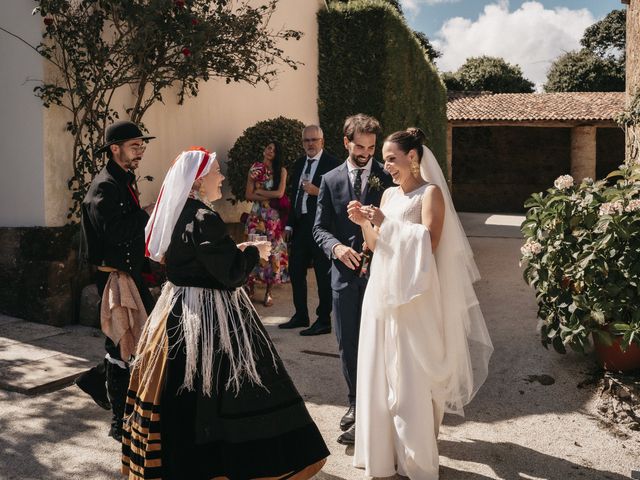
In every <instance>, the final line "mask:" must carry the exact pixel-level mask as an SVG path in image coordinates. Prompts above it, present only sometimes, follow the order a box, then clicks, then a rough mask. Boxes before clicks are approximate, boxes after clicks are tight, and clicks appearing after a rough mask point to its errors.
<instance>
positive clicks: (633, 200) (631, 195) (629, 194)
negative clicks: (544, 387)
mask: <svg viewBox="0 0 640 480" xmlns="http://www.w3.org/2000/svg"><path fill="white" fill-rule="evenodd" d="M525 207H527V208H528V209H529V210H528V212H527V216H526V220H525V222H524V223H523V224H522V232H523V234H524V236H525V238H526V243H525V245H524V246H523V247H522V260H523V262H524V263H525V264H526V267H525V270H524V278H525V280H526V281H527V283H529V284H530V285H531V286H533V287H534V288H535V290H536V297H537V302H538V317H539V318H540V320H541V329H540V333H541V340H542V344H543V345H544V346H545V347H547V346H548V345H552V346H553V347H554V349H555V350H556V351H558V352H560V353H564V352H565V346H569V347H571V348H573V349H575V350H577V351H584V349H585V347H586V346H587V344H588V343H589V342H590V336H591V334H595V335H597V336H599V337H600V338H601V339H602V340H603V341H605V342H610V340H611V334H617V335H622V342H621V345H622V347H623V348H627V347H628V346H629V344H630V343H631V342H635V343H637V344H639V345H640V310H639V309H638V305H640V164H638V163H636V162H633V161H627V162H626V163H625V164H623V165H621V166H620V169H619V170H616V171H614V172H612V173H610V174H609V177H608V180H600V181H597V182H594V181H593V180H591V179H585V180H584V181H583V182H582V183H581V184H580V185H574V183H573V179H572V178H571V177H570V176H569V175H565V176H562V177H559V178H558V179H557V180H556V181H555V184H554V187H553V188H550V189H549V190H547V193H546V194H541V193H536V194H534V195H532V197H531V198H530V199H529V200H528V201H527V203H526V204H525Z"/></svg>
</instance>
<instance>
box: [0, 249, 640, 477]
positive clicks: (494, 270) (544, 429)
mask: <svg viewBox="0 0 640 480" xmlns="http://www.w3.org/2000/svg"><path fill="white" fill-rule="evenodd" d="M471 243H472V246H473V248H474V250H475V252H476V258H477V261H478V265H479V267H480V271H481V273H482V276H483V279H482V280H481V281H480V282H479V283H478V285H477V292H478V296H479V298H480V301H481V305H482V307H483V311H484V314H485V318H486V320H487V324H488V326H489V330H490V332H491V335H492V339H493V342H494V346H495V353H494V356H493V358H492V362H491V371H490V377H489V379H488V380H487V382H486V384H485V385H484V386H483V388H482V389H481V390H480V392H479V394H478V395H477V397H476V399H475V400H474V401H473V402H472V403H471V405H469V407H468V408H467V412H466V418H465V419H460V418H457V417H447V418H445V424H444V426H443V428H442V429H441V435H440V441H439V447H440V460H441V475H440V478H441V479H442V480H484V479H505V480H511V479H530V480H535V479H554V480H555V479H558V480H565V479H581V480H584V479H610V480H623V479H628V478H629V476H630V473H631V469H632V468H638V467H640V456H639V453H640V434H638V432H633V431H625V432H621V431H620V430H619V429H618V428H612V427H611V426H610V425H609V424H607V423H605V422H603V421H602V417H601V416H600V415H599V413H598V399H599V394H600V393H599V390H598V389H597V387H596V386H595V385H593V384H591V385H585V386H582V388H578V385H579V384H580V383H581V382H583V381H584V380H585V379H588V378H589V376H590V372H592V370H593V362H592V360H591V359H590V357H584V356H580V355H575V354H568V355H565V356H561V355H558V354H556V353H555V352H552V351H546V350H545V349H544V348H543V347H542V346H541V345H540V342H539V340H538V335H537V333H536V331H535V325H536V319H535V317H536V306H535V299H534V294H533V291H532V290H531V289H529V287H527V286H526V284H525V283H524V282H523V280H522V277H521V273H520V269H519V268H518V256H519V253H518V249H519V247H520V244H521V242H520V240H518V239H513V238H488V237H484V238H480V237H478V238H472V239H471ZM311 277H312V275H310V279H311ZM311 283H312V285H313V282H311ZM311 288H313V286H311ZM258 293H261V290H258ZM275 302H276V305H275V306H274V307H271V308H269V309H266V308H264V307H258V309H259V310H260V312H261V313H262V314H263V316H264V321H265V323H266V324H267V328H268V329H269V332H270V333H271V334H272V337H273V339H274V342H275V343H276V345H277V348H278V350H279V351H280V353H281V355H282V357H283V359H284V361H285V363H286V365H287V368H288V370H289V372H290V374H291V375H292V377H293V378H294V380H295V382H296V384H297V385H298V388H299V390H300V391H301V393H302V394H303V395H304V397H305V399H306V401H307V404H308V407H309V410H310V411H311V414H312V415H313V416H314V418H315V419H316V421H317V422H318V425H319V426H320V429H321V431H322V432H323V434H324V436H325V439H326V441H327V444H328V445H329V448H330V450H331V452H332V455H331V457H330V458H329V460H328V462H327V465H326V467H325V469H324V470H323V472H322V473H321V474H320V475H318V478H324V479H330V480H333V479H338V478H342V479H361V478H364V474H363V472H362V471H360V470H356V469H354V468H353V467H352V466H351V460H352V459H351V455H352V451H351V449H345V448H344V447H342V446H340V445H339V444H338V443H337V442H336V441H335V439H336V437H337V436H338V434H339V431H338V428H337V423H338V421H339V418H340V416H341V415H342V413H343V412H344V410H345V408H346V388H345V386H344V380H343V379H342V375H341V371H340V363H339V360H338V359H337V358H336V357H335V353H336V351H337V348H336V343H335V338H334V336H333V335H324V336H320V337H313V338H303V337H300V336H299V335H297V331H293V332H292V331H283V330H279V329H278V328H276V327H275V325H274V324H275V323H279V322H280V321H283V320H285V319H287V318H288V317H289V316H290V315H291V313H292V312H291V300H290V288H289V286H282V287H280V288H278V289H277V290H276V292H275ZM108 420H109V415H108V412H106V411H104V410H100V409H99V408H97V407H96V406H95V405H94V404H93V403H92V402H91V401H90V400H89V399H88V398H87V397H86V396H85V395H84V394H83V393H82V392H80V391H79V390H78V389H77V388H76V387H74V386H70V387H67V388H65V389H61V390H59V391H56V392H52V393H49V394H43V395H39V396H37V397H25V396H23V395H20V394H16V393H10V392H4V391H0V452H1V453H0V479H3V480H4V479H30V480H31V479H33V480H36V479H37V480H41V479H47V480H57V479H60V480H62V479H64V480H71V479H83V480H86V479H96V480H102V479H105V480H106V479H116V478H119V477H118V475H117V470H118V467H119V456H118V451H119V450H118V444H117V443H116V442H114V441H113V440H112V439H110V438H108V437H107V436H106V432H107V430H108ZM398 478H399V477H398Z"/></svg>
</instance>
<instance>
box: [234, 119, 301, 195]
mask: <svg viewBox="0 0 640 480" xmlns="http://www.w3.org/2000/svg"><path fill="white" fill-rule="evenodd" d="M303 128H304V123H302V122H301V121H300V120H293V119H290V118H285V117H278V118H272V119H270V120H263V121H261V122H258V123H256V124H255V125H254V126H253V127H249V128H247V129H246V130H245V131H244V132H242V135H240V136H239V137H238V139H237V140H236V143H234V144H233V147H231V150H229V161H228V163H227V181H228V182H229V185H230V187H231V193H233V197H234V198H230V199H228V200H229V201H230V202H231V203H233V204H234V205H235V204H236V202H242V201H244V200H245V198H244V193H245V190H246V186H247V175H248V173H249V167H251V165H252V164H253V163H254V162H257V161H262V152H263V150H264V147H266V146H267V142H269V141H273V140H275V141H277V142H279V143H280V145H281V146H282V166H283V167H284V168H286V169H287V172H288V173H289V175H288V176H287V181H289V177H290V175H291V166H292V165H293V163H294V162H295V160H296V158H298V157H299V156H300V155H302V154H303V153H304V150H303V149H302V129H303Z"/></svg>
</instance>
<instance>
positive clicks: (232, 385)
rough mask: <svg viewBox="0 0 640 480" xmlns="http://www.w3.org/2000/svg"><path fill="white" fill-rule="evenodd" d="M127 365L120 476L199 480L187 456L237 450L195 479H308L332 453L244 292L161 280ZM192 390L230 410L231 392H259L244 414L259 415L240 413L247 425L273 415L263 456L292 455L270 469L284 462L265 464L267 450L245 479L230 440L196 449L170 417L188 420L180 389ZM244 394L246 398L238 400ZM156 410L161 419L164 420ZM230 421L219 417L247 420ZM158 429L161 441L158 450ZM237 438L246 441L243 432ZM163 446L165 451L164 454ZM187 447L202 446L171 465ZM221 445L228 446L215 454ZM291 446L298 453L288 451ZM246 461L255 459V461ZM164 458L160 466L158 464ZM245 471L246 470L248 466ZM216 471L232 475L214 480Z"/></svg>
mask: <svg viewBox="0 0 640 480" xmlns="http://www.w3.org/2000/svg"><path fill="white" fill-rule="evenodd" d="M178 327H179V328H178ZM216 359H217V360H216ZM221 359H224V363H225V365H226V368H225V369H224V375H222V378H218V376H219V375H220V372H219V369H218V367H219V363H216V362H217V361H219V360H221ZM258 359H259V360H258ZM177 363H180V364H183V365H184V373H183V376H184V378H182V377H181V376H178V377H176V376H175V375H173V374H172V373H171V372H172V368H173V369H175V366H176V364H177ZM214 365H218V367H214ZM131 367H132V368H131V380H130V383H129V390H128V392H127V402H126V406H125V415H124V424H123V435H122V468H121V471H122V474H123V475H126V476H127V477H128V478H129V479H131V480H132V479H145V480H156V479H158V480H160V479H167V478H170V479H176V478H180V479H182V478H185V479H187V478H189V479H193V478H196V475H193V474H192V473H190V472H187V470H189V469H190V468H191V467H192V466H193V465H194V464H193V460H195V461H196V462H200V460H202V462H205V463H206V462H207V461H208V459H209V458H210V457H211V454H212V453H213V452H214V451H215V452H221V451H224V452H225V453H224V455H223V456H225V455H227V457H228V455H234V454H235V455H236V456H238V453H240V454H241V457H240V456H238V459H237V461H236V460H234V462H233V464H232V465H231V467H229V466H228V465H227V466H226V467H225V466H222V467H221V468H220V469H217V470H218V471H220V474H218V475H216V474H213V475H204V476H203V475H201V474H198V475H197V478H198V479H203V478H206V479H209V478H210V479H211V480H226V479H227V478H231V479H232V480H239V479H242V480H249V479H251V478H253V479H255V480H284V479H290V480H305V479H308V478H311V477H312V476H313V475H315V474H316V473H317V472H318V471H320V469H321V468H322V465H323V464H324V462H325V459H326V456H327V455H328V454H329V452H328V450H327V448H326V445H325V444H324V442H323V441H322V437H321V436H320V433H319V431H318V430H317V427H316V426H315V424H314V423H313V421H312V420H311V418H310V417H309V415H308V412H307V411H306V408H305V407H304V402H303V400H302V398H301V397H300V396H299V394H298V392H297V391H296V390H295V387H294V386H293V384H292V383H291V381H290V378H289V377H288V375H287V373H286V371H285V370H284V366H283V365H282V363H281V360H280V358H279V357H278V355H277V353H276V352H275V350H273V345H272V342H271V340H270V339H269V338H268V335H267V333H266V331H264V327H262V325H261V323H260V320H259V317H258V316H257V314H256V313H255V310H254V309H253V306H252V305H251V303H250V301H249V299H248V298H247V296H246V294H245V293H244V291H243V290H242V289H236V290H235V291H217V290H212V289H203V288H196V287H178V286H175V285H173V284H171V283H170V282H167V283H166V284H165V286H164V287H163V290H162V294H161V295H160V298H159V299H158V302H157V304H156V307H155V308H154V310H153V312H152V313H151V315H150V316H149V320H148V321H147V325H146V326H145V329H144V331H143V333H142V336H141V338H140V341H139V343H138V349H137V356H136V359H135V360H134V361H133V362H132V364H131ZM258 370H261V372H262V374H261V375H262V376H261V375H259V374H258ZM214 372H216V373H215V374H214ZM201 374H203V375H201ZM265 374H266V375H267V377H266V378H267V379H268V380H269V381H270V384H269V386H270V387H271V388H273V389H277V390H278V392H279V393H276V392H275V391H270V390H268V389H266V388H263V387H262V380H263V378H265V377H264V375H265ZM283 382H284V383H283ZM180 384H182V385H180ZM168 385H170V386H169V387H168ZM171 385H172V386H171ZM283 385H284V386H283ZM282 389H284V390H282ZM190 391H191V392H193V391H196V392H198V395H199V396H200V397H199V398H202V399H204V400H203V401H205V402H208V401H212V402H213V401H220V400H221V399H227V401H229V402H231V403H232V404H233V405H235V404H236V403H235V402H236V400H235V399H236V398H238V397H236V396H235V395H236V394H239V395H240V398H246V395H247V394H248V395H249V396H253V395H254V393H256V392H257V395H258V397H257V400H256V402H257V404H256V405H252V406H250V408H249V409H250V410H251V409H257V413H256V411H251V412H249V413H247V415H255V416H254V417H251V418H252V419H253V418H255V419H259V418H263V417H269V416H270V415H271V417H270V418H271V421H270V422H268V423H267V424H266V425H267V426H269V425H271V427H272V428H276V431H275V432H274V433H273V435H274V436H272V437H269V438H265V439H263V440H261V441H263V442H264V447H263V449H264V451H265V454H266V452H268V451H270V450H269V447H271V448H272V449H273V452H272V453H273V455H276V456H277V453H280V451H281V450H282V449H283V448H287V449H289V448H291V449H294V451H295V454H294V455H293V458H291V459H289V458H286V459H285V462H284V464H282V463H278V464H277V465H278V466H277V467H273V468H272V465H270V463H273V462H276V461H278V462H280V461H282V458H272V456H271V453H269V455H267V457H265V458H263V459H262V462H263V464H264V468H254V466H251V469H250V470H251V472H252V473H251V474H249V470H246V471H245V467H246V465H244V464H245V463H246V462H245V461H244V458H245V456H244V455H245V452H246V454H248V455H249V456H250V457H251V452H250V451H247V450H245V449H244V448H243V449H242V450H240V451H237V449H236V450H233V447H232V445H233V443H229V441H228V440H229V439H227V438H222V440H220V439H217V440H216V439H212V440H210V443H209V444H204V447H203V445H202V444H195V443H193V442H194V439H193V438H190V436H189V435H188V434H187V435H186V436H183V433H184V432H182V433H179V432H176V430H175V429H172V427H171V426H172V423H171V422H172V421H173V422H175V420H176V418H183V417H184V416H185V415H187V416H189V415H191V414H196V411H193V410H192V407H193V406H196V407H197V405H195V404H194V405H190V406H186V405H187V404H185V403H180V401H179V399H180V398H183V397H182V395H183V394H184V393H185V392H190ZM282 391H284V392H285V393H284V397H279V396H277V395H283V394H282ZM242 392H248V393H245V396H244V397H243V396H242V395H241V394H242ZM167 395H169V396H167ZM163 398H164V401H163ZM269 399H273V401H275V404H274V405H272V406H271V409H272V410H273V413H269V412H266V413H264V412H262V413H261V412H260V410H261V409H264V408H265V403H264V402H267V403H268V402H269ZM272 403H273V402H272ZM233 405H231V406H229V405H227V406H226V407H225V408H230V407H231V408H232V407H233ZM161 406H162V407H164V410H165V413H166V415H167V416H166V419H165V422H164V424H163V423H162V418H161V411H162V410H161ZM240 407H241V409H240V411H241V412H242V411H243V410H242V409H243V408H245V407H246V405H244V404H241V405H240ZM207 412H209V410H206V408H205V414H206V413H207ZM236 417H238V415H235V416H234V414H233V412H232V413H231V414H230V416H229V417H227V418H226V419H221V421H222V422H232V424H233V425H236V424H235V423H233V422H242V421H243V418H245V416H243V414H241V415H240V418H236ZM194 419H195V417H190V418H189V421H192V420H194ZM296 422H297V423H296ZM287 423H288V425H287ZM198 425H201V426H204V427H206V426H208V425H209V424H208V423H207V422H206V421H203V422H200V423H199V424H198ZM230 428H231V430H232V431H233V432H234V433H238V432H236V429H235V428H233V427H230ZM167 429H168V430H167ZM263 431H264V426H263V428H262V429H261V430H260V431H259V432H257V435H255V438H261V437H262V433H263ZM162 432H164V433H165V437H166V438H165V439H164V444H163V438H162ZM280 432H281V433H280ZM214 433H216V432H214ZM217 433H219V432H217ZM244 434H245V435H246V432H245V433H244ZM249 434H250V438H245V439H244V440H242V441H244V442H245V443H240V444H238V445H249V444H251V440H252V439H253V438H254V436H253V435H252V432H251V430H249ZM216 438H217V437H216ZM259 441H260V440H259ZM216 442H218V443H216ZM207 445H209V447H208V446H207ZM163 448H164V449H165V450H166V451H163ZM185 448H186V449H187V450H192V449H193V450H195V449H199V448H204V450H202V452H203V454H202V456H198V457H197V458H195V459H194V458H189V459H188V460H181V461H180V463H176V457H175V453H176V452H177V451H180V453H184V452H183V450H184V449H185ZM207 448H210V450H207ZM224 448H227V449H229V448H231V450H220V449H224ZM296 448H300V449H301V450H295V449H296ZM211 449H215V450H211ZM172 454H173V456H172ZM253 457H254V458H255V455H253ZM163 458H164V460H165V462H166V463H167V465H163ZM233 458H234V459H235V458H236V457H233ZM272 461H273V462H272ZM248 465H251V462H249V464H248ZM176 466H178V471H177V472H176ZM282 467H284V468H282ZM289 468H291V469H292V470H291V471H289V472H288V473H286V474H284V475H278V476H269V475H272V474H274V473H276V472H278V470H279V472H282V471H285V472H287V470H288V469H289ZM223 471H224V472H225V474H226V475H228V476H229V477H227V476H221V475H223V474H222V472H223ZM227 471H230V472H232V473H228V472H227ZM238 472H243V473H238ZM256 473H257V475H256ZM260 473H262V474H263V475H260ZM265 474H266V475H265Z"/></svg>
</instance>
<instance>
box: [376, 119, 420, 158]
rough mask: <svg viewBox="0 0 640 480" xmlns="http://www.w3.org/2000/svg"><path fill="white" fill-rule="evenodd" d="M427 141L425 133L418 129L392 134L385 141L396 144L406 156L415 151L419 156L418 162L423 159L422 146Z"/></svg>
mask: <svg viewBox="0 0 640 480" xmlns="http://www.w3.org/2000/svg"><path fill="white" fill-rule="evenodd" d="M426 140H427V137H426V135H425V134H424V132H423V131H422V130H420V129H419V128H416V127H411V128H407V129H406V130H401V131H399V132H395V133H392V134H391V135H389V136H388V137H387V138H385V139H384V141H385V142H391V143H395V144H396V145H397V146H398V148H399V149H400V150H402V151H403V152H404V154H405V155H407V154H408V153H409V152H410V151H411V150H415V151H416V154H417V155H418V162H420V160H421V159H422V145H424V144H425V143H426Z"/></svg>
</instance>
